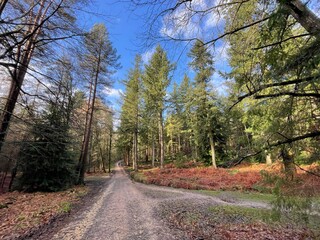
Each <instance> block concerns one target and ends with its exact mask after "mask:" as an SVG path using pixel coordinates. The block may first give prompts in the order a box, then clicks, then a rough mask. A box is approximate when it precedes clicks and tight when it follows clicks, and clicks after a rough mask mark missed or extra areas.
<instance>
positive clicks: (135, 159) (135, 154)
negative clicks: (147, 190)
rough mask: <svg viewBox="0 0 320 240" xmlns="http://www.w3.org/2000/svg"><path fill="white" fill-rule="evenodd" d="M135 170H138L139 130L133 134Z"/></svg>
mask: <svg viewBox="0 0 320 240" xmlns="http://www.w3.org/2000/svg"><path fill="white" fill-rule="evenodd" d="M132 165H133V170H134V171H137V170H138V131H137V130H135V132H134V134H133V164H132Z"/></svg>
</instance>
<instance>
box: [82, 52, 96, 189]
mask: <svg viewBox="0 0 320 240" xmlns="http://www.w3.org/2000/svg"><path fill="white" fill-rule="evenodd" d="M99 69H100V56H99V57H98V62H97V70H96V72H95V78H94V81H93V83H92V84H91V86H90V88H92V89H93V90H92V99H91V104H89V107H90V108H89V115H88V117H89V118H88V122H87V126H86V127H85V134H84V141H83V146H82V149H81V155H80V159H79V163H80V171H79V179H78V184H79V185H81V184H84V174H85V172H86V167H87V161H88V151H89V140H90V135H91V126H92V121H93V112H94V106H95V101H96V94H97V84H98V77H99V73H100V72H99ZM89 103H90V99H89Z"/></svg>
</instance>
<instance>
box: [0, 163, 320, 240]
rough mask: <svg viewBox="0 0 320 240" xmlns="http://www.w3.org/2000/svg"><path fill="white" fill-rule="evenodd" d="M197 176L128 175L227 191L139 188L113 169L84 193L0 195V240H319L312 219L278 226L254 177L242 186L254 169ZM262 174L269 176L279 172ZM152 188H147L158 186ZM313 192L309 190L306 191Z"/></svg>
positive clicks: (285, 219)
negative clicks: (110, 173)
mask: <svg viewBox="0 0 320 240" xmlns="http://www.w3.org/2000/svg"><path fill="white" fill-rule="evenodd" d="M197 168H198V170H196V169H197ZM197 168H194V169H193V168H190V169H176V168H175V167H173V166H171V167H170V166H167V167H166V168H165V169H163V170H159V169H157V170H152V171H151V170H143V171H140V172H138V174H134V175H135V178H140V180H144V181H146V179H147V177H150V176H153V175H152V174H155V175H157V176H158V177H160V178H161V179H162V181H163V182H164V181H165V180H166V181H165V182H164V183H166V184H167V183H168V181H169V180H170V179H173V180H174V179H175V180H174V184H178V181H177V179H180V181H181V182H183V181H185V180H187V181H189V180H188V179H189V178H192V177H193V180H192V182H191V183H190V182H189V183H188V184H187V185H184V186H194V185H193V184H195V183H196V181H200V179H201V178H202V177H201V176H203V177H204V176H206V175H209V174H210V175H209V176H207V177H208V178H210V177H211V178H212V177H216V176H217V178H218V179H219V180H220V181H225V182H226V183H221V185H220V186H222V187H221V188H218V187H217V184H216V185H213V184H211V185H212V186H213V187H215V191H211V190H210V189H211V187H208V186H210V184H208V183H209V182H210V181H211V180H210V181H209V180H208V179H206V180H201V183H206V184H204V185H205V186H206V187H203V188H201V187H199V186H200V185H199V184H200V183H197V185H199V186H197V187H196V188H191V189H207V190H186V189H182V188H179V189H177V188H169V187H163V186H155V185H151V184H150V185H145V184H141V183H137V182H133V181H132V180H131V179H130V178H129V177H128V175H127V174H126V173H125V172H124V170H123V168H122V167H121V166H117V167H116V169H115V171H114V174H113V175H112V177H101V176H91V177H89V178H88V180H87V185H86V187H76V188H73V189H69V190H68V191H64V192H60V193H46V194H44V193H35V194H30V195H29V194H25V193H10V194H13V195H12V196H11V197H9V195H7V196H6V195H0V204H1V206H3V207H2V209H0V224H1V225H0V239H37V240H46V239H70V240H71V239H72V240H77V239H79V240H80V239H128V240H129V239H130V240H135V239H161V240H162V239H164V240H165V239H168V240H169V239H197V240H200V239H250V238H251V239H280V240H281V239H320V235H319V234H320V229H319V226H320V216H319V215H317V214H319V213H316V214H314V213H313V214H312V215H310V214H308V216H307V218H306V215H305V214H304V215H303V214H288V215H287V214H286V216H281V217H280V218H278V217H277V216H276V215H274V211H273V210H272V209H271V208H272V206H271V205H270V201H272V200H274V196H273V195H271V194H265V193H260V192H257V190H256V187H252V186H253V185H256V186H259V184H258V183H259V181H256V180H257V179H256V178H258V177H257V176H258V175H257V176H256V177H252V176H251V175H250V174H247V177H248V178H249V179H251V180H250V181H249V180H245V179H246V174H243V175H242V172H246V171H245V170H246V169H247V171H250V172H254V171H255V170H254V169H256V170H257V171H256V172H257V173H258V172H259V171H260V170H261V166H242V167H240V168H235V169H230V170H224V169H220V170H218V171H222V172H225V173H224V174H225V175H223V174H222V173H220V174H219V173H218V172H216V171H217V170H213V169H211V168H209V169H206V168H202V167H197ZM268 168H271V169H273V172H276V170H275V169H276V168H278V166H277V165H274V166H272V167H268ZM258 169H259V171H258ZM308 169H309V170H310V169H311V170H312V169H313V168H312V167H311V168H308ZM179 171H182V172H183V173H184V175H183V177H182V176H181V175H179V174H178V172H179ZM206 171H213V172H212V173H211V172H210V173H209V172H206ZM270 172H272V171H270ZM170 173H171V174H170ZM226 174H228V176H227V175H226ZM301 174H302V173H301ZM229 175H230V177H229ZM236 175H239V176H237V177H235V178H234V179H233V180H232V179H231V178H232V177H234V176H236ZM188 176H189V177H188ZM252 178H253V179H255V181H253V180H252ZM150 179H152V178H150ZM259 179H260V180H261V179H262V178H261V177H260V178H259ZM154 181H155V180H152V182H150V183H157V182H154ZM216 181H218V180H217V179H216ZM307 181H311V180H308V178H305V181H304V182H300V183H301V184H299V186H302V187H304V189H307V186H306V184H307V183H308V182H307ZM231 182H233V186H235V187H232V183H231ZM248 182H250V183H251V184H252V185H251V187H250V186H249V183H248ZM318 182H319V180H318ZM227 183H228V184H227ZM312 183H313V182H312ZM190 184H191V185H190ZM168 185H169V184H168ZM170 185H171V186H172V184H170ZM174 186H175V187H181V186H180V185H174ZM316 186H317V184H316V183H313V188H314V187H316ZM264 187H266V185H263V186H262V185H261V186H260V187H258V189H260V190H261V189H263V188H264ZM208 189H209V190H208ZM218 189H219V190H218ZM249 189H251V190H250V191H249ZM234 190H237V191H234ZM239 190H240V191H239ZM301 191H302V190H301ZM14 194H16V195H14ZM318 200H319V199H318ZM301 217H302V218H301Z"/></svg>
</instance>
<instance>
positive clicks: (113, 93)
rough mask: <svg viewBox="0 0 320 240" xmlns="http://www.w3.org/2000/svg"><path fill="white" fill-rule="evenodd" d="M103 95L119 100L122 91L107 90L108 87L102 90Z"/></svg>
mask: <svg viewBox="0 0 320 240" xmlns="http://www.w3.org/2000/svg"><path fill="white" fill-rule="evenodd" d="M103 93H104V94H107V95H108V96H110V97H114V98H120V97H121V95H123V91H122V89H115V88H108V87H105V88H104V90H103Z"/></svg>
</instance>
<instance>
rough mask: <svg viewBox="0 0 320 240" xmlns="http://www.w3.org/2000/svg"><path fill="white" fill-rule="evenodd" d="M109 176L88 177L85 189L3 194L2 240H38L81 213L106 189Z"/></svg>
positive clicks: (0, 200)
mask: <svg viewBox="0 0 320 240" xmlns="http://www.w3.org/2000/svg"><path fill="white" fill-rule="evenodd" d="M109 179H110V176H108V175H107V174H103V173H98V174H87V176H86V186H75V187H73V188H70V189H68V190H66V191H60V192H51V193H41V192H36V193H24V192H18V191H14V192H7V193H2V194H0V239H25V238H27V237H28V236H33V237H32V238H31V239H38V237H36V236H37V234H40V235H41V234H42V232H49V231H50V230H51V229H52V227H53V226H58V225H61V224H60V223H61V222H63V221H64V219H65V218H66V217H67V216H69V215H72V214H74V213H76V212H77V211H79V210H80V211H81V209H82V208H83V207H84V205H88V204H89V203H90V202H92V201H94V197H95V196H96V195H97V193H99V192H100V191H102V189H104V187H105V184H107V181H108V180H109Z"/></svg>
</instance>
